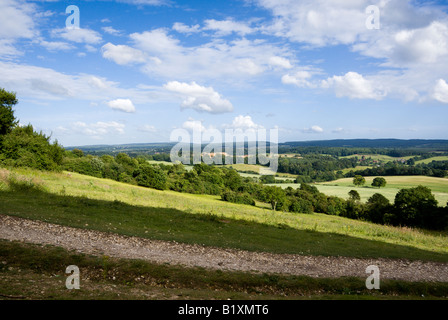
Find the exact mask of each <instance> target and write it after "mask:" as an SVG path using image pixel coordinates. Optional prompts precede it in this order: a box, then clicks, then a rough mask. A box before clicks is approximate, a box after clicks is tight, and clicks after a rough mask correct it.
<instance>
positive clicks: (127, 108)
mask: <svg viewBox="0 0 448 320" xmlns="http://www.w3.org/2000/svg"><path fill="white" fill-rule="evenodd" d="M107 105H108V106H109V108H111V109H114V110H118V111H123V112H127V113H133V112H135V106H134V104H133V103H132V101H131V100H129V99H116V100H112V101H109V102H108V103H107Z"/></svg>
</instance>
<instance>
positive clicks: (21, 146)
mask: <svg viewBox="0 0 448 320" xmlns="http://www.w3.org/2000/svg"><path fill="white" fill-rule="evenodd" d="M49 140H50V137H47V136H45V135H44V134H43V133H42V132H40V133H37V132H35V131H34V129H33V126H32V125H27V126H24V127H15V128H14V129H12V131H11V132H10V133H8V134H6V135H4V136H3V139H2V153H3V154H2V157H1V158H2V159H3V161H2V162H3V163H4V164H6V165H10V166H14V167H30V168H34V169H39V170H49V171H56V170H60V169H61V164H62V160H63V155H64V149H63V148H62V147H61V146H60V145H59V144H58V142H57V141H56V142H54V143H50V142H49ZM5 160H7V161H5Z"/></svg>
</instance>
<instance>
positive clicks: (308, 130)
mask: <svg viewBox="0 0 448 320" xmlns="http://www.w3.org/2000/svg"><path fill="white" fill-rule="evenodd" d="M302 132H303V133H322V132H324V129H322V128H321V127H319V126H312V127H311V128H305V129H303V130H302Z"/></svg>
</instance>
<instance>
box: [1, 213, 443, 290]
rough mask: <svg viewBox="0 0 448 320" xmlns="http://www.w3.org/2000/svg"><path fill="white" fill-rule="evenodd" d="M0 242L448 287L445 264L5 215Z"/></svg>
mask: <svg viewBox="0 0 448 320" xmlns="http://www.w3.org/2000/svg"><path fill="white" fill-rule="evenodd" d="M0 238H2V239H6V240H10V241H23V242H29V243H36V244H49V245H54V246H59V247H63V248H65V249H68V250H76V251H78V252H81V253H85V254H91V255H107V256H111V257H116V258H126V259H142V260H146V261H150V262H155V263H161V264H163V263H168V264H173V265H183V266H187V267H203V268H209V269H219V270H223V271H245V272H256V273H278V274H287V275H305V276H311V277H321V278H337V277H343V276H354V277H365V278H367V277H368V276H369V275H368V274H367V273H366V268H367V267H368V266H369V265H376V266H378V267H379V269H380V278H381V279H397V280H398V279H399V280H406V281H438V282H448V263H440V262H423V261H407V260H392V259H358V258H349V257H322V256H304V255H293V254H273V253H266V252H249V251H242V250H235V249H223V248H214V247H205V246H200V245H189V244H183V243H177V242H169V241H158V240H148V239H143V238H137V237H126V236H122V235H117V234H113V233H105V232H99V231H93V230H84V229H77V228H71V227H65V226H61V225H56V224H50V223H46V222H42V221H33V220H27V219H22V218H17V217H11V216H6V215H0Z"/></svg>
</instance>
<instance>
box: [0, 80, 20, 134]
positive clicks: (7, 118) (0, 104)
mask: <svg viewBox="0 0 448 320" xmlns="http://www.w3.org/2000/svg"><path fill="white" fill-rule="evenodd" d="M17 103H18V100H17V98H16V94H15V93H14V92H8V91H6V90H5V89H3V88H0V141H1V139H2V137H1V136H4V135H5V134H7V133H10V132H11V131H12V129H13V128H14V127H15V126H16V125H17V123H18V121H17V119H16V118H15V116H14V110H13V107H14V106H15V105H16V104H17Z"/></svg>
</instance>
